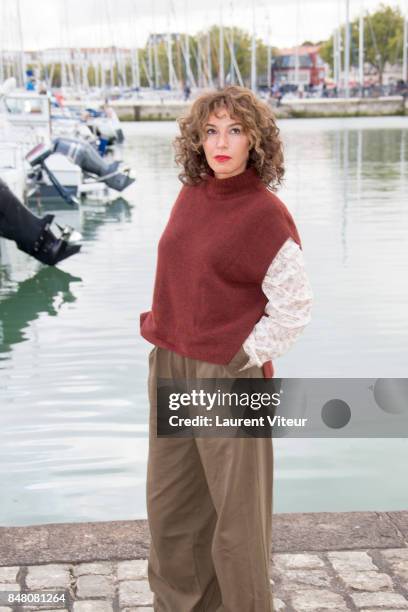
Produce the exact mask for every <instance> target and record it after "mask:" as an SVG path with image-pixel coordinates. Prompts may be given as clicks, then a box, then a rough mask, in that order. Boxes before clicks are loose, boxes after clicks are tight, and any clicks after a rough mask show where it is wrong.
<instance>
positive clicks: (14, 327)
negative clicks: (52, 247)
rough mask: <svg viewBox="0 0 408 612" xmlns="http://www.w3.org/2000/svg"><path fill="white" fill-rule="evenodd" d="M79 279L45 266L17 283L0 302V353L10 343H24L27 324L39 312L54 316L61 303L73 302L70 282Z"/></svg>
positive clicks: (8, 348) (7, 350) (78, 280)
mask: <svg viewBox="0 0 408 612" xmlns="http://www.w3.org/2000/svg"><path fill="white" fill-rule="evenodd" d="M81 280H82V279H81V278H80V277H77V276H73V275H72V274H68V273H67V272H63V271H62V270H59V269H58V268H52V267H49V266H47V267H46V268H42V269H41V270H40V271H39V272H38V273H37V274H36V275H35V276H33V277H32V278H29V279H27V280H25V281H23V282H22V283H19V285H18V289H17V291H16V292H15V293H12V294H10V295H9V296H8V297H6V298H5V299H3V300H2V301H1V302H0V324H1V332H2V333H1V334H0V353H8V352H9V351H10V349H11V347H12V345H13V344H18V343H19V342H24V341H25V340H26V336H25V333H24V332H25V330H26V329H27V326H28V324H29V323H30V322H31V321H35V320H36V319H37V318H38V317H39V315H40V314H41V313H46V314H48V315H49V316H56V315H57V314H58V311H59V309H60V308H61V307H62V306H63V305H64V304H67V303H72V302H75V295H74V293H73V292H72V290H71V283H78V282H80V281H81ZM1 358H2V357H1V355H0V359H1Z"/></svg>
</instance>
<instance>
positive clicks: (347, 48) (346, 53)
mask: <svg viewBox="0 0 408 612" xmlns="http://www.w3.org/2000/svg"><path fill="white" fill-rule="evenodd" d="M349 81H350V0H346V33H345V41H344V96H345V97H346V98H348V97H349V96H350V85H349Z"/></svg>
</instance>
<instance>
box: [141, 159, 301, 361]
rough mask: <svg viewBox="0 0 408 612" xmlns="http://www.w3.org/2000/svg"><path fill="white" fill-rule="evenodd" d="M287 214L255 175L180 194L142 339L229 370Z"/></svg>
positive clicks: (285, 234) (257, 309)
mask: <svg viewBox="0 0 408 612" xmlns="http://www.w3.org/2000/svg"><path fill="white" fill-rule="evenodd" d="M289 237H291V238H293V240H295V241H296V242H297V243H298V244H299V246H300V247H301V242H300V238H299V234H298V232H297V229H296V226H295V223H294V221H293V219H292V216H291V215H290V213H289V211H288V210H287V208H286V206H285V205H284V204H283V203H282V202H281V201H280V199H279V198H278V197H277V196H276V195H275V194H274V193H272V192H270V191H268V190H267V188H266V186H265V185H264V184H263V183H262V181H261V180H260V178H259V176H258V174H257V172H256V170H255V169H254V168H253V167H250V168H247V169H246V170H245V171H244V172H243V173H241V174H238V175H236V176H232V177H230V178H226V179H217V178H215V177H214V176H210V175H208V176H207V177H206V178H205V180H204V181H202V182H201V183H200V184H199V185H195V186H185V185H184V186H183V187H182V189H181V191H180V193H179V195H178V197H177V200H176V202H175V204H174V206H173V208H172V210H171V213H170V218H169V221H168V223H167V225H166V227H165V229H164V232H163V234H162V236H161V238H160V241H159V245H158V257H157V268H156V279H155V286H154V292H153V303H152V308H151V310H150V311H148V312H143V313H141V315H140V332H141V335H142V336H143V337H144V338H145V339H146V340H148V341H149V342H151V343H152V344H155V345H157V346H160V347H163V348H166V349H169V350H171V351H174V352H176V353H179V354H180V355H184V356H185V357H190V358H193V359H200V360H202V361H207V362H210V363H217V364H227V363H229V362H230V361H231V359H232V357H233V356H234V355H235V353H237V351H238V350H239V348H240V346H241V345H242V343H243V342H244V340H245V339H246V338H247V337H248V336H249V334H250V333H251V331H252V329H253V327H254V325H255V324H256V323H257V321H259V319H260V318H261V317H262V316H263V314H264V308H265V304H266V303H267V298H266V297H265V295H264V293H263V292H262V287H261V285H262V281H263V279H264V276H265V274H266V271H267V269H268V267H269V266H270V264H271V263H272V261H273V259H274V257H275V255H276V254H277V253H278V251H279V249H280V248H281V246H282V245H283V244H284V242H285V241H286V240H287V238H289Z"/></svg>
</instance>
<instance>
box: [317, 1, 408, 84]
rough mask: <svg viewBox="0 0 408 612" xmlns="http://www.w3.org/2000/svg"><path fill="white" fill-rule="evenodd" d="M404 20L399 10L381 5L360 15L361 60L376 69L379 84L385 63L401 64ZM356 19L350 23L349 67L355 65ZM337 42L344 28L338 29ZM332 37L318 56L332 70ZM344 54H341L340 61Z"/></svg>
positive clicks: (356, 49)
mask: <svg viewBox="0 0 408 612" xmlns="http://www.w3.org/2000/svg"><path fill="white" fill-rule="evenodd" d="M403 31H404V18H403V16H402V15H401V11H400V9H399V7H398V6H397V7H394V8H393V7H391V6H386V5H385V4H384V3H381V4H380V6H379V8H378V9H377V10H376V11H375V12H374V13H372V14H370V13H368V12H366V13H365V16H364V60H365V61H366V62H368V63H369V64H371V66H373V67H374V68H376V69H377V70H378V73H379V77H380V82H382V76H383V72H384V67H385V63H386V62H389V63H390V64H395V63H398V62H400V61H401V56H402V45H403ZM358 38H359V18H358V17H356V19H354V21H352V22H350V41H351V56H350V63H351V65H354V66H357V65H358ZM341 39H342V41H343V48H344V40H345V25H343V26H342V27H341ZM333 44H334V42H333V36H331V37H330V38H329V40H327V41H326V42H325V43H324V44H323V46H322V47H321V49H320V55H321V57H322V58H323V59H324V61H325V62H327V63H328V64H330V66H331V67H332V68H333ZM343 56H344V53H342V62H343Z"/></svg>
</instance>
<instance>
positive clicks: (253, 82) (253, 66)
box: [251, 0, 256, 91]
mask: <svg viewBox="0 0 408 612" xmlns="http://www.w3.org/2000/svg"><path fill="white" fill-rule="evenodd" d="M251 89H252V91H256V33H255V0H252V45H251Z"/></svg>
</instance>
